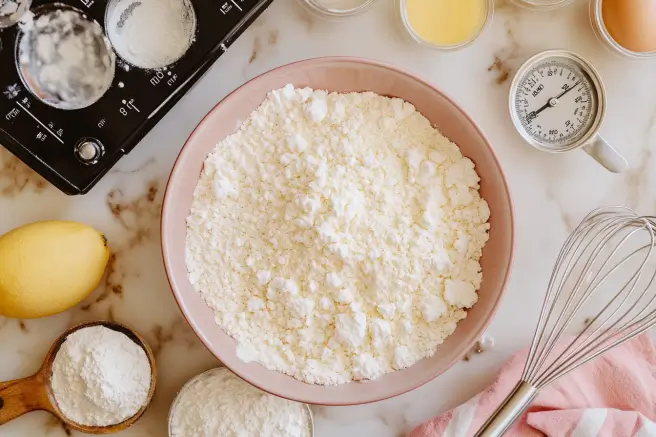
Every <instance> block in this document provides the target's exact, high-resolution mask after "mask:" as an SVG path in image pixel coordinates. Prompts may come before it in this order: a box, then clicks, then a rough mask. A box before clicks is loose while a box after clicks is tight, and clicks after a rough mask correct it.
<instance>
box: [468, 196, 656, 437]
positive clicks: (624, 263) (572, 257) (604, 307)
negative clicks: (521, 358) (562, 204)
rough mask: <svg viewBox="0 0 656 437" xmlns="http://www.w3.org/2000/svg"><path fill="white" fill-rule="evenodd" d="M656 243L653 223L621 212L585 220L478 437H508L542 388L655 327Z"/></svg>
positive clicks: (574, 234)
mask: <svg viewBox="0 0 656 437" xmlns="http://www.w3.org/2000/svg"><path fill="white" fill-rule="evenodd" d="M655 244H656V217H653V216H639V215H637V214H636V213H635V212H633V211H632V210H630V209H628V208H621V207H608V208H601V209H598V210H595V211H593V212H591V213H590V214H588V215H587V216H586V217H585V219H584V220H583V221H582V222H581V224H579V225H578V227H577V228H576V229H575V230H574V231H573V232H572V234H571V235H570V236H569V237H568V238H567V241H566V242H565V244H564V246H563V248H562V249H561V251H560V254H559V255H558V259H557V260H556V264H555V267H554V270H553V273H552V276H551V279H550V281H549V285H548V288H547V295H546V298H545V300H544V304H543V306H542V310H541V312H540V317H539V319H538V325H537V329H536V331H535V336H534V338H533V342H532V344H531V348H530V350H529V354H528V357H527V360H526V365H525V367H524V373H523V374H522V377H521V380H520V381H519V382H518V383H517V385H516V386H515V388H514V389H513V390H512V391H511V393H510V394H509V395H508V397H507V398H506V399H505V400H504V401H503V403H502V404H501V405H500V406H499V407H498V408H497V410H496V411H495V412H494V413H493V414H492V416H491V417H490V418H489V419H488V420H487V421H486V423H485V424H484V425H483V426H482V427H481V429H480V430H479V431H478V432H477V433H476V434H475V435H476V436H477V437H494V436H501V435H503V434H504V433H505V431H506V430H507V429H508V428H509V427H510V426H511V425H512V424H513V423H514V422H515V421H516V420H517V419H518V418H519V417H520V416H521V414H522V413H523V412H524V411H525V410H526V409H527V408H528V407H529V406H530V404H531V402H532V401H533V399H534V398H535V397H536V396H537V394H538V393H539V392H540V390H541V389H543V388H544V387H546V386H547V385H549V384H551V383H552V382H554V381H556V380H557V379H558V378H560V377H561V376H563V375H565V374H567V373H568V372H571V371H572V370H574V369H576V368H578V367H579V366H581V365H583V364H585V363H587V362H588V361H590V360H592V359H594V358H596V357H598V356H599V355H601V354H603V353H604V352H606V351H607V350H609V349H611V348H613V347H615V346H617V345H619V344H621V343H623V342H625V341H627V340H630V339H631V338H633V337H635V336H637V335H639V334H641V333H643V332H645V331H646V330H648V329H649V328H650V327H652V326H653V325H654V324H656V287H654V286H653V285H654V284H653V283H654V280H655V279H656V254H655V253H654V252H655V251H654V246H655ZM581 318H584V320H581ZM578 323H582V324H583V325H584V326H585V327H584V329H583V331H582V332H581V333H580V334H578V335H575V336H572V337H568V336H567V334H566V332H567V331H568V330H571V329H572V328H575V327H576V326H577V324H578ZM578 326H580V325H578Z"/></svg>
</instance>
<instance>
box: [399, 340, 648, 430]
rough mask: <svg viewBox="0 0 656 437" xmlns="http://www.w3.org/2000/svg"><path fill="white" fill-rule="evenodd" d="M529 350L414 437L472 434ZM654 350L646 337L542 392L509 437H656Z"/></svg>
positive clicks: (508, 386) (502, 395) (499, 398)
mask: <svg viewBox="0 0 656 437" xmlns="http://www.w3.org/2000/svg"><path fill="white" fill-rule="evenodd" d="M527 354H528V349H525V350H522V351H520V352H518V353H516V354H515V355H513V356H512V357H511V358H510V359H509V360H508V361H507V362H506V363H505V364H504V365H503V367H502V368H501V371H500V372H499V375H498V376H497V377H496V379H495V380H494V383H493V384H492V386H491V387H489V388H487V389H486V390H485V391H483V392H482V393H479V394H478V395H476V396H474V397H473V398H472V399H470V400H469V401H468V402H466V403H465V404H463V405H461V406H459V407H457V408H455V409H453V410H451V411H448V412H446V413H444V414H442V415H440V416H437V417H434V418H433V419H431V420H429V421H428V422H426V423H424V424H422V425H420V426H419V427H417V428H416V429H415V430H414V431H412V433H410V437H469V436H473V435H474V433H475V432H476V431H478V429H479V427H480V426H481V425H482V424H483V423H484V422H485V420H486V419H487V418H488V417H489V416H490V414H492V412H493V411H494V410H495V409H496V408H497V406H498V405H499V404H500V403H501V401H502V400H503V399H504V398H505V397H506V396H507V395H508V393H510V390H512V388H513V387H514V386H515V384H516V383H517V381H518V380H519V378H520V377H521V374H522V371H523V369H524V362H525V361H526V356H527ZM654 421H656V350H655V349H654V345H653V344H652V342H651V339H650V338H649V337H648V336H647V335H641V336H639V337H637V338H635V339H633V340H631V341H629V342H626V343H624V344H623V345H621V346H618V347H616V348H615V349H612V350H611V351H609V352H607V353H605V354H604V355H602V356H601V357H599V358H597V359H596V360H593V361H591V362H590V363H588V364H586V365H584V366H581V367H580V368H579V369H577V370H575V371H573V372H571V373H570V374H568V375H566V376H564V377H563V378H561V379H559V380H558V381H557V382H556V383H554V384H552V385H551V386H549V387H547V388H545V389H544V390H542V391H541V392H540V394H539V395H538V397H537V398H536V400H535V401H534V402H533V404H532V406H531V408H529V410H528V412H527V413H525V414H524V415H523V416H522V418H521V419H520V420H518V421H517V422H516V423H515V424H514V425H513V426H512V427H511V428H510V430H508V432H507V433H506V434H505V437H519V436H522V437H523V436H527V437H533V436H549V437H611V436H612V437H656V424H655V423H654Z"/></svg>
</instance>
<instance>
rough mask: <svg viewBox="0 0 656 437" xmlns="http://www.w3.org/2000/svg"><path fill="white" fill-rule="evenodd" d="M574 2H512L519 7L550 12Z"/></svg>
mask: <svg viewBox="0 0 656 437" xmlns="http://www.w3.org/2000/svg"><path fill="white" fill-rule="evenodd" d="M572 1H573V0H512V2H513V3H515V4H516V5H517V6H521V7H523V8H527V9H533V10H539V11H549V10H552V9H558V8H562V7H563V6H567V5H568V4H570V3H572Z"/></svg>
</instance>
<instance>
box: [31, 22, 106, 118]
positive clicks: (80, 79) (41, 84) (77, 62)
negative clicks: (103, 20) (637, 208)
mask: <svg viewBox="0 0 656 437" xmlns="http://www.w3.org/2000/svg"><path fill="white" fill-rule="evenodd" d="M21 30H22V36H21V39H20V43H19V62H20V67H21V68H20V73H21V75H22V76H23V79H24V81H25V83H26V85H27V86H28V87H29V88H30V90H31V91H32V92H33V93H34V94H35V95H36V96H37V97H39V98H40V99H41V100H43V101H44V102H46V103H48V104H50V105H52V106H54V107H57V108H61V109H80V108H85V107H87V106H89V105H91V104H93V103H95V102H96V101H98V99H100V98H101V97H102V96H103V95H104V94H105V92H106V91H107V90H108V89H109V87H110V86H111V83H112V79H113V78H114V68H115V67H114V64H115V56H114V52H113V51H112V49H111V47H110V44H109V41H108V40H107V39H106V38H105V36H104V35H103V32H102V28H101V27H100V25H99V24H98V23H97V22H95V21H91V20H89V19H87V17H85V16H84V15H82V14H81V13H80V12H77V11H75V10H71V9H55V10H52V11H49V12H45V13H40V14H38V15H37V16H33V15H32V14H29V15H27V16H26V17H25V18H24V19H23V20H22V22H21Z"/></svg>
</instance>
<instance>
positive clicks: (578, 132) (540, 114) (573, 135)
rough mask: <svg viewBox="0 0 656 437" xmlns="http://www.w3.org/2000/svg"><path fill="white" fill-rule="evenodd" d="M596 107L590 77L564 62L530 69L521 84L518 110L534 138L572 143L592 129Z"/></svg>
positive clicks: (518, 114) (518, 90)
mask: <svg viewBox="0 0 656 437" xmlns="http://www.w3.org/2000/svg"><path fill="white" fill-rule="evenodd" d="M596 108H597V102H596V95H595V93H594V88H593V84H592V81H591V79H590V77H589V76H588V75H587V74H586V73H585V72H584V71H582V70H581V69H580V68H579V67H578V66H576V65H575V64H572V63H570V62H565V61H547V62H544V63H541V64H538V65H536V66H535V67H533V68H531V69H530V70H528V71H527V72H526V73H525V74H524V76H523V77H522V79H521V81H520V82H519V84H518V87H517V92H516V94H515V111H516V112H517V117H518V118H519V120H520V123H521V125H522V127H523V128H524V130H525V131H526V132H527V133H528V135H529V136H530V137H532V138H533V139H534V140H535V141H538V142H539V143H542V144H549V145H553V146H565V145H567V144H571V143H573V142H575V141H577V140H578V139H580V138H581V137H583V136H584V135H585V134H586V132H588V130H589V129H590V128H591V126H592V124H593V123H594V119H595V111H596Z"/></svg>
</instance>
